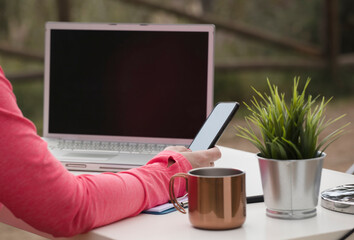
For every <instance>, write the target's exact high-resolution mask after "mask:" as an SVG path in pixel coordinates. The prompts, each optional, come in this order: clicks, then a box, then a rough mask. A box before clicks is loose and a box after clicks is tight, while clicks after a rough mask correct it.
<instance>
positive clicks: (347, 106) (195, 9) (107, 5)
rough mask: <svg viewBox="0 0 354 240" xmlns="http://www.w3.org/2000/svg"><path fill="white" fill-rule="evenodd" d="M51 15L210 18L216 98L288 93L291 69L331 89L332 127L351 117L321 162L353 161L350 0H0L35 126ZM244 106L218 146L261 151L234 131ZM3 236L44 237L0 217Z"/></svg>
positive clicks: (318, 90) (342, 164)
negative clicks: (270, 89)
mask: <svg viewBox="0 0 354 240" xmlns="http://www.w3.org/2000/svg"><path fill="white" fill-rule="evenodd" d="M47 21H73V22H114V23H160V24H166V23H168V24H175V23H211V24H215V26H216V36H215V58H214V59H215V97H214V98H215V103H216V102H219V101H238V102H240V103H242V102H243V101H245V102H249V100H250V99H251V97H252V96H253V95H254V93H253V92H252V89H251V86H254V87H255V88H256V89H258V90H260V91H262V92H263V91H266V90H267V85H266V79H267V78H269V79H270V80H271V82H272V83H274V84H277V85H279V88H280V91H282V92H285V93H286V94H289V92H290V90H291V86H292V84H293V78H294V77H295V76H300V77H301V79H302V80H301V83H302V85H303V84H304V83H305V81H306V79H307V78H308V77H310V78H311V79H312V81H311V84H310V87H309V93H310V94H312V95H314V96H317V95H321V96H325V97H326V98H330V97H333V100H332V101H331V103H330V105H329V107H328V108H327V116H328V119H329V118H335V117H337V116H340V115H342V114H347V116H346V117H345V118H344V119H343V120H341V121H340V122H338V123H336V124H335V125H334V126H333V127H334V128H335V127H339V126H341V125H342V124H344V123H346V122H352V124H351V125H350V126H349V127H347V128H346V129H347V134H346V135H345V136H343V137H342V138H341V139H339V140H338V141H337V142H335V143H334V144H332V145H331V146H330V147H329V148H328V149H327V150H326V153H327V158H326V159H325V167H326V168H329V169H333V170H337V171H342V172H345V171H346V170H347V169H348V168H349V167H350V166H351V165H352V164H353V163H354V155H353V154H352V152H351V150H352V149H353V147H354V131H353V126H354V125H353V122H354V96H353V93H354V1H352V0H341V1H339V0H311V1H308V0H297V1H291V0H214V1H213V0H169V1H168V0H47V1H44V0H0V65H1V66H2V68H3V69H4V71H5V73H6V76H7V77H8V78H9V80H10V81H11V82H12V84H13V87H14V92H15V94H16V96H17V101H18V104H19V106H20V108H21V109H22V111H23V113H24V115H25V116H26V117H27V118H29V119H30V120H32V121H33V122H34V123H35V125H36V126H37V129H38V133H39V134H42V122H43V121H42V117H43V116H42V115H43V60H44V58H43V52H44V25H45V22H47ZM247 114H248V113H247V111H246V110H245V107H244V105H243V104H242V105H241V108H240V111H239V112H238V113H237V115H236V117H235V118H234V119H233V121H232V123H231V124H230V125H229V126H228V128H227V129H226V131H225V133H224V134H223V136H222V137H221V139H220V141H219V143H218V144H219V145H223V146H228V147H232V148H236V149H241V150H246V151H251V152H257V150H256V149H255V148H254V147H253V146H252V145H251V144H250V143H248V142H245V141H244V140H242V139H241V138H239V137H237V136H236V135H235V130H234V126H236V125H244V124H245V121H244V116H245V115H247ZM329 131H330V129H329ZM0 134H1V133H0ZM0 239H41V238H40V237H37V236H34V235H31V234H29V233H26V232H23V231H20V230H17V229H14V228H12V227H9V226H6V225H4V224H0Z"/></svg>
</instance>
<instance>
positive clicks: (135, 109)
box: [47, 29, 211, 139]
mask: <svg viewBox="0 0 354 240" xmlns="http://www.w3.org/2000/svg"><path fill="white" fill-rule="evenodd" d="M47 31H48V30H47ZM209 34H210V33H209V32H207V31H183V30H179V31H172V30H170V31H157V30H150V31H145V30H116V29H112V30H111V29H108V30H102V29H50V55H49V57H50V64H49V76H48V77H49V79H50V81H49V82H50V84H49V89H48V91H49V94H48V98H49V99H48V100H49V102H48V109H47V110H48V114H49V116H48V119H47V120H48V126H47V127H48V133H54V134H72V135H92V136H124V137H143V138H177V139H193V138H194V136H195V135H196V134H197V132H198V130H199V128H200V127H201V126H202V124H203V123H204V121H205V119H206V117H207V115H208V113H209V111H210V98H211V96H208V91H210V89H208V88H210V74H209V68H210V52H209V51H210V42H209V41H210V36H209ZM208 105H209V107H208Z"/></svg>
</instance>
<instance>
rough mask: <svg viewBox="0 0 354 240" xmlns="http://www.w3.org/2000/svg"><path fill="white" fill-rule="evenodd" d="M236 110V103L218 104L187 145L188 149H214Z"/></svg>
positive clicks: (237, 105)
mask: <svg viewBox="0 0 354 240" xmlns="http://www.w3.org/2000/svg"><path fill="white" fill-rule="evenodd" d="M238 108H239V103H238V102H221V103H218V104H217V105H216V107H215V108H214V109H213V111H212V112H211V113H210V115H209V116H208V118H207V120H206V121H205V122H204V124H203V126H202V127H201V129H200V130H199V132H198V134H197V135H196V137H195V138H194V140H193V142H192V143H191V144H190V145H189V149H191V150H192V151H199V150H207V149H209V148H212V147H214V145H215V143H216V142H217V141H218V139H219V138H220V136H221V134H222V133H223V131H224V130H225V128H226V126H227V125H228V124H229V122H230V121H231V119H232V117H233V116H234V115H235V113H236V111H237V109H238Z"/></svg>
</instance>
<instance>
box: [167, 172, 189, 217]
mask: <svg viewBox="0 0 354 240" xmlns="http://www.w3.org/2000/svg"><path fill="white" fill-rule="evenodd" d="M176 177H183V178H184V179H186V191H187V192H188V174H187V173H176V174H175V175H173V176H172V177H171V179H170V185H169V193H170V199H171V202H172V204H173V206H174V207H175V208H176V209H177V210H178V211H180V212H181V213H183V214H186V213H187V211H186V210H185V209H184V208H183V207H182V206H181V205H180V204H179V203H178V201H177V198H176V195H175V189H174V185H175V178H176Z"/></svg>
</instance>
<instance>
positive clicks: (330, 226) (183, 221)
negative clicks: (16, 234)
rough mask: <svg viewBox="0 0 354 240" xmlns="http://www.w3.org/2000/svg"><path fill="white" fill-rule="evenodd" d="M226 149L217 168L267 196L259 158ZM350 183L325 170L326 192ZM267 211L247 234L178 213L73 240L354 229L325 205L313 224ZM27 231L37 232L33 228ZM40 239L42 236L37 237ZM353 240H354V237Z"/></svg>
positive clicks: (353, 220) (320, 234) (253, 207)
mask: <svg viewBox="0 0 354 240" xmlns="http://www.w3.org/2000/svg"><path fill="white" fill-rule="evenodd" d="M220 149H221V151H222V155H223V156H222V158H221V159H220V160H219V161H218V162H217V163H216V164H215V165H216V166H220V167H233V168H238V169H242V170H245V171H246V191H247V195H257V194H259V193H262V188H261V180H260V174H259V169H258V161H257V159H256V157H255V155H254V154H252V153H247V152H243V151H238V150H234V149H229V148H224V147H220ZM346 183H354V176H353V175H349V174H345V173H340V172H335V171H331V170H327V169H323V171H322V181H321V191H323V190H325V189H328V188H331V187H335V186H338V185H342V184H346ZM265 210H266V207H265V205H264V203H253V204H248V205H247V217H246V222H245V223H244V225H243V226H242V227H241V228H238V229H233V230H225V231H210V230H200V229H196V228H193V227H192V226H191V225H190V223H189V219H188V216H187V215H184V214H181V213H179V212H172V213H169V214H166V215H150V214H140V215H138V216H136V217H132V218H128V219H124V220H121V221H119V222H116V223H112V224H110V225H107V226H104V227H100V228H97V229H94V230H92V231H90V232H88V233H86V234H81V235H78V236H75V237H73V238H71V239H77V240H78V239H80V240H81V239H95V240H103V239H105V240H107V239H153V240H159V239H163V240H165V239H169V240H170V239H171V240H172V239H178V240H182V239H183V240H186V239H191V240H192V239H193V240H195V239H204V240H207V239H233V240H234V239H257V240H258V239H259V240H261V239H272V240H276V239H338V238H340V237H342V236H343V235H344V234H345V233H346V232H348V231H350V230H351V229H353V228H354V215H351V214H344V213H337V212H334V211H330V210H327V209H325V208H322V207H321V206H320V199H319V205H318V206H317V216H315V217H313V218H309V219H304V220H280V219H274V218H270V217H267V216H266V213H265ZM5 215H6V214H5ZM5 218H7V219H5ZM8 219H9V216H7V217H6V216H5V217H4V214H3V215H1V212H0V221H2V222H5V223H8V224H10V225H13V226H17V227H21V228H23V226H19V225H18V224H16V223H15V222H14V221H13V220H12V221H9V220H8ZM18 221H20V220H18ZM25 229H27V230H28V231H31V229H30V228H28V227H27V228H25ZM37 234H40V233H38V232H37ZM46 236H48V235H46ZM348 239H354V235H352V236H351V237H350V238H348Z"/></svg>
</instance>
